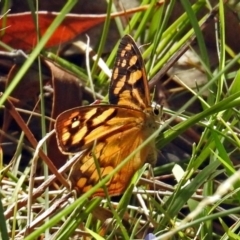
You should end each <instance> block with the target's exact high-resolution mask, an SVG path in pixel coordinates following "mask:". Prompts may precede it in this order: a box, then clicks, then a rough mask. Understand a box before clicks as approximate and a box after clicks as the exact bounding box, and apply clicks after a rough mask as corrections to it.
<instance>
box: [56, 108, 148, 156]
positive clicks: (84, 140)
mask: <svg viewBox="0 0 240 240" xmlns="http://www.w3.org/2000/svg"><path fill="white" fill-rule="evenodd" d="M144 121H145V114H144V113H143V112H141V111H138V110H135V109H128V108H126V107H118V106H111V105H98V106H95V105H91V106H86V107H78V108H73V109H70V110H68V111H66V112H63V113H62V114H60V115H59V116H58V118H57V119H56V124H55V129H56V134H57V141H58V145H59V147H60V149H61V151H63V152H65V153H74V152H79V151H81V150H84V149H86V148H88V147H89V146H91V145H92V144H93V143H94V141H96V140H101V139H104V138H105V137H106V136H108V135H114V134H116V133H118V132H123V131H125V130H126V129H128V128H131V127H133V126H135V127H137V128H140V129H141V128H142V125H143V122H144Z"/></svg>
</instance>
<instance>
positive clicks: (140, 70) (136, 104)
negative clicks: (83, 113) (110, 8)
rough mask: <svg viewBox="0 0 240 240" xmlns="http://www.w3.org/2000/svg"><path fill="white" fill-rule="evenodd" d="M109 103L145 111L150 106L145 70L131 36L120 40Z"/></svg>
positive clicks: (110, 87)
mask: <svg viewBox="0 0 240 240" xmlns="http://www.w3.org/2000/svg"><path fill="white" fill-rule="evenodd" d="M109 102H110V103H111V104H118V105H125V106H129V107H131V108H135V109H142V110H145V109H146V108H147V107H149V106H150V94H149V88H148V82H147V76H146V70H145V66H144V63H143V59H142V56H141V53H140V51H139V49H138V47H137V46H136V43H135V42H134V40H133V39H132V37H131V36H129V35H126V36H124V37H123V38H122V40H121V42H120V44H119V48H118V51H117V56H116V61H115V64H114V67H113V73H112V78H111V82H110V86H109Z"/></svg>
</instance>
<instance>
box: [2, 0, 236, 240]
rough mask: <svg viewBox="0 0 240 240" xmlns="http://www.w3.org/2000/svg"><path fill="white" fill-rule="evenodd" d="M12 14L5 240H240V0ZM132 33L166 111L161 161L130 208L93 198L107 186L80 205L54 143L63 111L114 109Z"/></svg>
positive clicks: (142, 180)
mask: <svg viewBox="0 0 240 240" xmlns="http://www.w3.org/2000/svg"><path fill="white" fill-rule="evenodd" d="M132 4H133V5H132ZM10 9H11V10H10ZM1 11H2V17H1V20H0V23H1V29H2V30H1V42H0V47H1V52H0V56H1V57H0V64H1V67H0V73H1V78H0V91H1V92H3V94H2V96H1V98H0V106H1V112H0V114H1V118H0V119H1V125H2V127H1V129H0V130H1V135H0V136H1V155H0V156H1V158H0V160H1V161H0V164H1V168H0V171H1V175H0V176H1V178H0V179H1V195H0V196H1V201H0V230H1V231H0V232H1V238H2V239H4V240H5V239H27V240H30V239H240V237H239V230H240V229H239V212H240V207H239V201H240V196H238V195H239V193H238V191H239V187H240V183H239V176H240V173H239V170H238V165H239V146H240V141H239V104H240V91H239V90H238V89H239V88H240V85H239V81H240V80H239V70H238V69H239V57H240V54H239V52H240V51H239V50H240V49H239V48H240V45H239V42H240V39H239V38H240V34H239V32H240V28H239V3H238V1H221V0H219V1H213V0H212V1H204V0H198V1H197V0H195V1H188V0H181V1H174V0H170V1H159V2H158V1H153V0H144V1H131V5H129V1H121V2H120V1H108V2H107V1H100V0H94V1H93V0H89V1H81V0H79V1H77V0H71V1H70V0H69V1H55V2H53V1H45V0H41V1H39V2H38V1H36V2H32V1H27V0H24V1H23V0H21V1H19V0H12V1H8V0H5V1H1ZM43 11H44V12H43ZM121 11H122V14H121V16H120V17H114V18H113V17H110V16H111V14H113V13H117V12H121ZM26 12H27V13H26ZM53 12H54V13H53ZM83 14H84V15H83ZM92 14H94V16H93V15H92ZM103 14H104V15H103ZM126 33H128V34H130V35H132V36H133V38H134V39H135V40H136V42H137V44H138V46H141V52H142V55H143V58H144V61H145V63H146V70H147V73H148V77H149V80H150V81H149V85H150V89H151V92H154V94H153V96H154V101H156V102H158V103H160V104H162V105H163V106H164V119H163V123H162V124H161V126H160V128H159V130H158V131H157V132H156V133H154V134H155V135H156V134H157V135H158V138H157V148H158V150H159V156H158V162H157V165H156V167H155V168H154V169H151V168H150V171H149V168H148V166H145V167H144V168H143V169H141V170H139V171H138V172H137V173H136V174H135V176H134V178H133V180H132V182H131V184H130V186H129V188H128V189H127V191H126V192H125V193H124V194H123V196H121V197H119V198H110V197H106V198H105V199H102V198H93V199H91V198H89V196H90V195H91V194H92V193H93V192H94V191H95V190H96V189H97V187H99V184H98V186H95V187H94V188H93V189H91V191H90V192H89V193H87V194H84V195H82V196H81V197H77V198H76V197H75V196H74V194H73V192H72V191H71V190H70V188H69V185H68V182H67V181H66V179H67V177H66V175H65V173H67V172H68V169H69V168H70V165H69V161H68V162H67V161H66V160H67V158H66V156H63V155H62V154H61V153H60V152H59V150H58V148H57V144H56V140H55V136H53V135H50V134H48V133H49V132H50V131H51V130H52V129H53V125H54V119H55V118H56V117H57V115H58V114H59V113H61V112H62V111H64V110H66V109H70V108H72V107H75V106H80V105H86V104H91V103H92V102H94V101H95V100H102V99H104V101H106V100H107V98H106V96H107V88H108V87H107V86H108V83H109V75H111V72H110V70H109V68H110V69H111V68H112V66H113V63H114V59H115V56H116V50H117V46H118V41H119V40H120V39H121V37H122V36H124V34H126ZM86 34H87V35H88V37H86ZM88 41H89V42H90V46H91V48H92V49H89V47H88V48H87V44H88ZM86 48H87V49H88V51H89V52H90V53H89V54H86ZM16 50H18V51H16ZM19 50H21V51H19ZM96 56H97V57H96ZM96 58H97V60H96ZM98 60H99V61H98ZM104 62H105V63H106V64H104ZM152 137H153V138H154V136H152ZM74 160H76V157H75V158H74V157H73V158H71V159H70V162H73V161H74ZM56 168H57V169H58V171H57V170H56ZM147 170H148V171H147ZM149 172H150V173H149ZM153 176H154V177H153ZM123 177H124V176H123ZM101 184H102V185H103V184H104V179H103V181H102V182H101V183H100V185H101ZM62 185H63V186H65V187H63V186H62Z"/></svg>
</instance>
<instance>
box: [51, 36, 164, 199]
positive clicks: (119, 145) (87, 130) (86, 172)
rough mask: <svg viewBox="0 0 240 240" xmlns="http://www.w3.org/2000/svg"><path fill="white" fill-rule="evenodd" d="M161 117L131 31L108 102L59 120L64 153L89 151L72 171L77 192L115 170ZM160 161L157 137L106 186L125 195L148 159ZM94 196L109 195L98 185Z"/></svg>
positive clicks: (76, 110)
mask: <svg viewBox="0 0 240 240" xmlns="http://www.w3.org/2000/svg"><path fill="white" fill-rule="evenodd" d="M160 118H161V111H160V107H159V106H158V105H155V106H153V107H152V106H151V101H150V93H149V88H148V82H147V76H146V70H145V67H144V62H143V59H142V56H141V53H140V51H139V49H138V47H137V45H136V43H135V42H134V40H133V39H132V37H131V36H129V35H126V36H124V37H123V38H122V40H121V42H120V44H119V48H118V52H117V56H116V62H115V65H114V68H113V73H112V77H111V82H110V86H109V104H107V105H100V104H97V105H90V106H83V107H77V108H73V109H70V110H67V111H65V112H63V113H61V114H60V115H59V116H58V117H57V119H56V123H55V129H56V135H57V141H58V145H59V148H60V150H61V151H62V152H63V153H75V152H79V151H82V150H85V151H84V152H83V155H82V156H81V157H80V159H79V160H78V161H77V163H76V164H75V165H74V166H73V169H72V171H71V175H70V181H71V182H72V184H73V186H74V188H75V189H77V191H78V193H79V194H83V193H85V192H87V191H88V190H89V189H91V188H92V187H93V186H94V185H96V183H98V182H99V180H100V179H102V178H103V177H104V176H106V175H108V174H110V173H111V171H112V170H113V169H114V168H116V166H118V164H119V163H120V162H121V161H123V160H124V159H125V158H126V157H127V156H129V154H130V153H132V152H133V151H134V150H135V149H136V148H137V147H138V146H139V145H140V144H141V143H143V142H144V140H146V139H147V138H148V137H149V136H150V135H151V134H152V133H153V132H155V131H156V130H157V129H158V127H159V123H160V120H161V119H160ZM96 160H97V161H98V166H99V169H97V166H96V164H95V161H96ZM155 161H156V149H155V140H153V141H152V142H150V143H149V144H148V145H147V146H145V147H144V148H142V149H141V150H139V152H138V153H137V154H135V155H134V157H132V159H130V160H129V161H128V162H127V164H126V165H125V166H124V167H123V168H122V169H121V170H120V171H119V172H118V173H117V174H116V175H114V177H112V178H111V180H110V181H109V182H108V183H107V184H106V189H107V190H108V194H109V195H110V196H114V195H120V194H121V193H123V191H124V190H125V189H126V187H127V186H128V184H129V183H130V181H131V178H132V176H133V175H134V173H135V172H136V171H137V170H139V169H140V168H141V167H142V166H143V165H144V164H145V163H146V162H151V163H153V162H155ZM99 174H100V175H101V176H99ZM93 196H105V192H104V189H103V188H99V189H98V190H97V191H96V192H95V193H94V195H93Z"/></svg>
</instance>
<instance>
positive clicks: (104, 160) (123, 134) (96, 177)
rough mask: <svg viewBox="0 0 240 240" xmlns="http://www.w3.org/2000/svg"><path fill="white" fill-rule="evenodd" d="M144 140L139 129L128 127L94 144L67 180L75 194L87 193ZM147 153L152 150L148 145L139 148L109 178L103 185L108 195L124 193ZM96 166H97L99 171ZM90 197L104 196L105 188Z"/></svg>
mask: <svg viewBox="0 0 240 240" xmlns="http://www.w3.org/2000/svg"><path fill="white" fill-rule="evenodd" d="M144 139H145V136H144V135H143V132H142V131H141V129H140V128H139V127H137V126H132V127H130V126H129V125H128V127H127V128H125V129H124V131H118V132H116V133H115V134H114V135H111V134H110V135H108V136H106V137H105V138H104V139H100V140H98V141H96V145H95V146H93V147H92V148H90V149H88V150H86V152H84V155H83V156H82V157H81V158H80V159H79V161H77V163H76V164H75V165H74V167H73V169H72V172H71V174H70V180H71V182H72V183H73V186H74V187H75V189H76V190H77V192H78V194H80V195H81V194H83V193H85V192H87V191H88V190H89V189H91V188H92V187H93V186H95V185H96V184H97V183H98V182H99V181H100V179H102V178H103V177H104V176H106V175H108V174H110V173H111V172H112V171H113V169H115V168H116V167H117V166H118V165H119V164H120V163H121V162H122V160H124V159H125V158H126V157H127V156H128V155H129V154H130V153H132V151H134V150H135V149H136V148H137V147H138V146H139V145H140V144H141V143H142V142H143V141H144ZM152 147H153V146H152ZM149 151H151V146H146V147H145V148H143V149H141V150H140V151H139V152H137V153H136V155H135V156H134V157H133V158H132V159H130V160H129V161H128V162H127V163H126V165H125V166H124V167H123V168H121V170H120V171H119V172H118V173H116V174H115V175H114V176H113V177H112V178H111V179H110V181H109V182H108V183H107V184H106V188H107V190H108V194H109V195H110V196H115V195H119V194H122V193H123V192H124V190H125V189H126V187H127V186H128V185H129V183H130V181H131V178H132V176H133V174H134V173H135V172H136V171H137V170H138V169H139V168H141V167H142V166H143V164H144V163H145V162H146V158H147V156H148V153H149ZM95 161H97V164H95ZM96 165H99V168H97V166H96ZM93 196H105V192H104V189H103V188H99V189H98V190H97V191H96V192H95V193H94V194H93Z"/></svg>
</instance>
